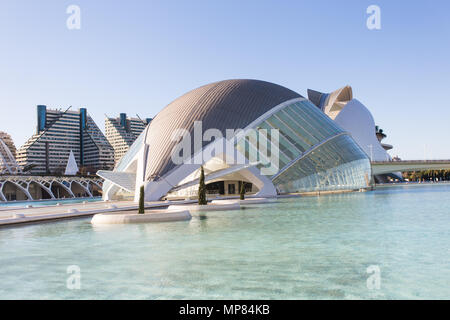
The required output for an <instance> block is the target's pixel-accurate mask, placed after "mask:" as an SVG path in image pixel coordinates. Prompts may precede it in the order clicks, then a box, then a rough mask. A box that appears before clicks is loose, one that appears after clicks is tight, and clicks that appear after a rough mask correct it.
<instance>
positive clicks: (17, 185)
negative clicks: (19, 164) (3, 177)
mask: <svg viewBox="0 0 450 320" xmlns="http://www.w3.org/2000/svg"><path fill="white" fill-rule="evenodd" d="M8 185H12V186H14V187H15V188H17V190H20V191H21V192H22V193H23V195H24V196H25V197H24V198H26V199H20V198H21V197H20V198H19V199H18V198H17V196H18V195H20V194H18V193H17V191H16V193H14V194H13V193H11V197H9V196H8V193H5V187H7V186H8ZM6 190H7V189H6ZM1 192H2V194H3V196H4V197H5V199H6V200H7V201H16V200H33V197H32V196H31V194H30V193H29V192H28V190H27V189H26V188H24V187H23V186H21V185H20V184H18V183H16V182H15V181H9V180H8V181H5V182H4V183H3V184H2V188H1ZM8 198H10V199H8Z"/></svg>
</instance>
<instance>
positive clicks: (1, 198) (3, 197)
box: [0, 182, 6, 202]
mask: <svg viewBox="0 0 450 320" xmlns="http://www.w3.org/2000/svg"><path fill="white" fill-rule="evenodd" d="M3 184H4V182H0V201H5V202H6V198H5V196H4V195H3V192H2V189H3Z"/></svg>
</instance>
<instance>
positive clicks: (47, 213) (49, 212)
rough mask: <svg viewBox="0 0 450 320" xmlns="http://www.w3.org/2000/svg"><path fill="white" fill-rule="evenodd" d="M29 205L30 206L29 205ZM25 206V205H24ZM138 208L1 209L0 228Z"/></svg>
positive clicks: (117, 204) (159, 204) (111, 204)
mask: <svg viewBox="0 0 450 320" xmlns="http://www.w3.org/2000/svg"><path fill="white" fill-rule="evenodd" d="M192 202H195V201H193V200H188V201H177V202H171V203H167V202H164V201H155V202H146V203H145V208H146V209H156V208H164V207H167V206H168V205H170V204H174V203H177V204H178V203H179V204H185V203H192ZM30 205H32V204H31V203H30ZM24 206H25V204H24ZM137 209H138V206H137V204H136V203H134V202H132V201H108V202H103V201H99V202H87V203H85V204H83V203H76V204H65V205H64V204H62V205H60V206H46V207H37V208H17V207H14V208H2V209H0V227H2V226H7V225H14V224H23V223H32V222H42V221H49V220H57V219H67V218H77V217H85V216H92V215H94V214H97V213H105V212H119V211H128V210H134V211H136V212H137Z"/></svg>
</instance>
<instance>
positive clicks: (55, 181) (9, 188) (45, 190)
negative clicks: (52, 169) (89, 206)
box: [0, 175, 103, 202]
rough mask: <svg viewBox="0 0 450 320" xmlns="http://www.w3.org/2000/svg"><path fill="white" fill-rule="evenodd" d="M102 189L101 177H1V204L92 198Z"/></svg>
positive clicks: (98, 194)
mask: <svg viewBox="0 0 450 320" xmlns="http://www.w3.org/2000/svg"><path fill="white" fill-rule="evenodd" d="M102 187H103V179H101V178H99V177H77V176H31V175H30V176H25V175H6V176H1V175H0V202H4V201H29V200H47V199H48V200H56V199H70V198H80V197H86V198H91V197H95V196H100V195H101V190H102Z"/></svg>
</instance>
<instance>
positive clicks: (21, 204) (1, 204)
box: [0, 197, 102, 208]
mask: <svg viewBox="0 0 450 320" xmlns="http://www.w3.org/2000/svg"><path fill="white" fill-rule="evenodd" d="M100 200H102V198H101V197H95V198H76V199H58V200H43V201H17V202H15V201H14V202H0V208H6V207H12V208H13V207H25V206H27V205H30V206H33V207H45V206H54V205H56V204H57V203H61V204H71V203H81V202H83V201H87V202H93V201H100Z"/></svg>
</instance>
